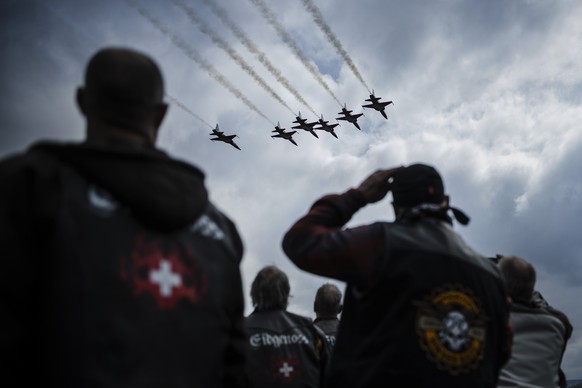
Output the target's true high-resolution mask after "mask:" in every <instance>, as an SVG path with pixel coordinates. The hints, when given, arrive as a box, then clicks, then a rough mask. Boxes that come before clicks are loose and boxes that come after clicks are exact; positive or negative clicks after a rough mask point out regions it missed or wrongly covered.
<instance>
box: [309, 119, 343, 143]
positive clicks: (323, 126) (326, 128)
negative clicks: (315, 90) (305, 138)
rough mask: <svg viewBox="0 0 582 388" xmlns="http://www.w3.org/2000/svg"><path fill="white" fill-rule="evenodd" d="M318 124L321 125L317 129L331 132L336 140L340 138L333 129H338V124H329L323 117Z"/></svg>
mask: <svg viewBox="0 0 582 388" xmlns="http://www.w3.org/2000/svg"><path fill="white" fill-rule="evenodd" d="M317 123H318V124H319V127H317V128H315V129H318V130H322V131H326V132H329V133H331V134H332V135H333V137H335V138H336V139H337V138H338V137H337V135H336V134H335V132H334V131H333V129H334V128H335V127H337V126H338V125H339V124H337V123H335V124H328V123H329V121H326V120H324V119H323V115H321V118H320V119H319V120H318V122H317Z"/></svg>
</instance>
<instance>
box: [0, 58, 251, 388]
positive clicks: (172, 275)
mask: <svg viewBox="0 0 582 388" xmlns="http://www.w3.org/2000/svg"><path fill="white" fill-rule="evenodd" d="M163 95H164V88H163V80H162V75H161V72H160V70H159V68H158V66H157V65H156V64H155V63H154V61H152V60H151V59H150V58H149V57H147V56H146V55H144V54H141V53H139V52H136V51H133V50H130V49H124V48H106V49H103V50H101V51H99V52H98V53H96V54H95V55H94V56H93V57H92V58H91V60H90V61H89V63H88V66H87V69H86V73H85V85H84V86H83V87H81V88H79V89H78V90H77V95H76V97H77V103H78V106H79V109H80V111H81V113H82V114H83V116H84V117H85V119H86V124H87V126H86V140H85V141H84V142H81V143H56V142H41V143H40V144H36V145H34V146H32V147H31V148H30V149H29V150H28V151H27V152H26V153H23V154H19V155H15V156H12V157H9V158H7V159H6V160H3V161H2V162H1V163H0V223H1V224H0V229H1V230H2V233H0V246H2V249H3V255H2V257H3V260H2V263H3V267H2V272H0V295H1V296H0V298H1V299H0V300H1V302H0V303H1V305H2V312H3V318H2V321H3V324H4V326H3V330H2V334H1V335H0V353H1V354H2V356H1V357H2V360H0V361H1V362H0V365H1V367H0V368H1V369H2V370H1V373H0V386H3V387H9V386H23V387H24V386H57V387H87V386H92V387H140V388H142V387H186V386H188V387H229V388H230V387H241V386H247V383H248V376H247V375H246V352H247V344H246V341H247V340H246V337H245V332H244V316H243V296H242V287H241V279H240V270H239V265H240V261H241V258H242V253H243V247H242V243H241V240H240V237H239V235H238V233H237V230H236V228H235V225H234V224H233V223H232V222H231V221H230V220H229V219H228V218H227V217H226V216H225V215H224V214H222V213H221V212H220V211H218V210H217V209H216V208H215V207H214V206H213V205H212V203H211V202H210V201H209V200H208V196H207V192H206V189H205V186H204V175H203V173H202V172H201V171H200V170H198V169H197V168H196V167H193V166H191V165H189V164H187V163H184V162H180V161H177V160H175V159H172V158H171V157H170V156H168V155H167V154H166V153H164V152H163V151H161V150H159V149H156V148H155V141H156V137H157V133H158V128H159V127H160V124H161V122H162V119H163V118H164V115H165V113H166V109H167V106H166V104H165V103H164V102H163Z"/></svg>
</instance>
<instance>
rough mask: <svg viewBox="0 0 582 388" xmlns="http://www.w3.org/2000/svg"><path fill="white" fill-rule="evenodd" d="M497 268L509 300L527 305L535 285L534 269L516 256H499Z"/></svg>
mask: <svg viewBox="0 0 582 388" xmlns="http://www.w3.org/2000/svg"><path fill="white" fill-rule="evenodd" d="M498 266H499V270H500V271H501V274H502V275H503V279H504V280H505V285H506V288H507V293H508V295H509V296H510V297H511V299H512V300H513V301H514V302H521V303H526V304H527V303H529V302H530V301H531V299H532V296H533V291H534V286H535V283H536V271H535V268H534V267H533V266H532V265H531V264H530V263H529V262H528V261H526V260H524V259H522V258H520V257H516V256H501V257H500V258H499V261H498Z"/></svg>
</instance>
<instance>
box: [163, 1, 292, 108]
mask: <svg viewBox="0 0 582 388" xmlns="http://www.w3.org/2000/svg"><path fill="white" fill-rule="evenodd" d="M173 2H174V4H176V5H177V6H178V7H180V8H181V9H182V10H183V11H184V12H185V13H186V14H187V15H188V17H189V18H190V21H191V22H192V23H194V24H195V25H196V26H197V27H198V29H199V30H200V31H201V32H203V33H204V34H206V35H208V36H209V37H210V39H212V41H213V42H214V44H216V45H217V46H218V47H220V48H221V49H222V50H224V51H225V52H226V53H227V54H228V56H229V57H230V58H231V59H232V60H233V61H235V62H236V64H237V65H239V66H240V67H241V68H242V69H243V70H244V71H246V72H247V73H248V74H249V75H250V76H251V77H253V79H254V80H255V81H257V83H258V84H259V85H261V86H262V87H263V89H265V90H266V91H267V92H268V93H269V94H270V95H271V96H272V97H273V98H274V99H275V100H277V101H278V102H279V103H281V105H283V106H284V107H285V108H287V109H288V110H289V111H290V112H291V113H293V110H292V109H291V108H289V106H288V105H287V104H286V103H285V101H284V100H283V99H282V98H281V97H280V96H279V95H278V94H277V93H276V92H275V91H274V90H273V89H272V88H271V87H270V86H269V85H268V84H267V82H266V81H265V80H264V79H263V78H262V77H261V76H259V75H258V74H257V73H256V72H255V70H254V69H253V68H252V66H251V65H249V64H248V63H247V62H246V61H245V60H244V59H243V57H241V56H240V55H239V54H238V53H237V52H236V50H235V49H233V48H232V47H231V46H230V45H229V44H228V43H227V42H226V41H224V40H223V39H222V38H221V37H219V36H218V35H217V34H216V32H214V30H212V28H211V27H210V26H209V25H208V24H206V23H205V22H204V20H202V19H201V18H200V17H199V16H198V15H197V14H196V11H194V9H192V8H191V7H189V6H188V5H186V4H185V3H184V2H183V1H182V0H173Z"/></svg>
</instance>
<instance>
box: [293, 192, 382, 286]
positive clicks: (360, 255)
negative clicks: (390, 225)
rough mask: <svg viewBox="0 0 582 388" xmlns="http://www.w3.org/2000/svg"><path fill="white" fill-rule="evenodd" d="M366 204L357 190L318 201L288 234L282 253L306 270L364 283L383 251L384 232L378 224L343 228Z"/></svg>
mask: <svg viewBox="0 0 582 388" xmlns="http://www.w3.org/2000/svg"><path fill="white" fill-rule="evenodd" d="M365 205H366V201H365V199H364V197H363V195H362V194H361V193H360V192H359V191H357V190H355V189H351V190H348V191H347V192H346V193H344V194H340V195H328V196H325V197H323V198H321V199H319V200H318V201H317V202H316V203H315V204H314V205H313V206H312V207H311V210H309V212H308V213H307V214H306V215H305V216H304V217H302V218H301V219H299V220H298V221H297V222H296V223H295V224H294V225H293V226H292V227H291V228H290V229H289V231H288V232H287V233H286V234H285V236H284V238H283V250H284V251H285V253H286V254H287V256H288V257H289V259H291V261H293V263H295V265H297V266H298V267H299V268H301V269H303V270H305V271H308V272H311V273H314V274H316V275H320V276H324V277H330V278H334V279H338V280H341V281H344V282H350V283H354V284H356V285H359V284H362V283H363V282H364V281H365V279H367V278H368V276H369V275H370V273H371V271H372V270H373V268H374V265H375V264H376V263H377V261H378V258H379V257H380V254H381V252H382V249H383V245H384V237H383V236H384V234H383V229H382V227H381V225H380V224H379V223H378V224H372V225H367V226H361V227H357V228H351V229H342V227H343V226H344V225H345V224H346V223H347V222H348V221H349V220H350V219H351V217H352V216H353V214H354V213H356V212H357V211H358V210H359V209H360V208H362V207H363V206H365Z"/></svg>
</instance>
